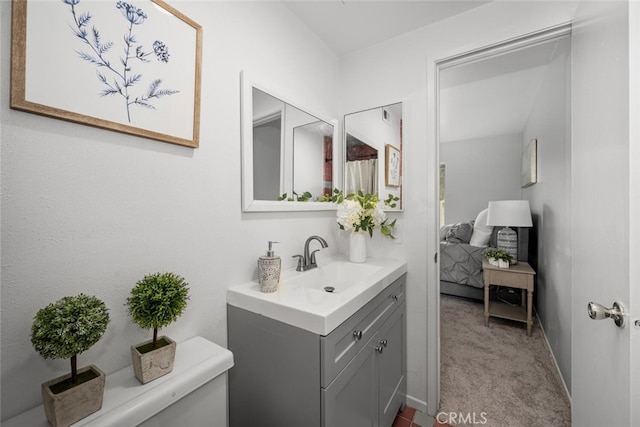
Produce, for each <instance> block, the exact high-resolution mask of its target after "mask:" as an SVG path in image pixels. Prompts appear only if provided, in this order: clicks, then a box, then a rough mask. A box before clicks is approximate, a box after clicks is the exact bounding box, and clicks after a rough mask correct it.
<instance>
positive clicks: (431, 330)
mask: <svg viewBox="0 0 640 427" xmlns="http://www.w3.org/2000/svg"><path fill="white" fill-rule="evenodd" d="M571 28H572V23H571V22H563V23H560V24H558V25H554V26H552V27H548V28H543V29H540V30H538V31H534V32H532V33H526V34H522V35H520V36H517V37H514V38H511V39H507V40H503V41H500V42H497V43H494V44H490V45H486V46H483V47H479V48H474V49H468V48H465V47H460V48H456V49H453V50H451V51H449V52H445V53H444V54H442V55H439V56H438V57H433V56H431V57H427V127H428V129H430V132H429V133H428V137H429V139H431V138H433V139H432V140H433V142H434V143H433V144H431V145H430V144H428V149H427V154H428V155H429V156H430V157H431V158H432V159H434V160H433V161H431V162H427V176H428V177H431V184H429V183H427V186H426V187H427V188H426V189H427V206H428V211H429V212H431V214H432V215H431V218H432V220H431V221H429V220H428V219H427V223H428V226H427V229H428V230H431V233H430V234H431V238H429V239H427V259H429V255H428V254H433V260H434V262H433V263H430V262H428V263H427V283H434V284H435V286H427V397H428V399H427V413H428V414H429V415H431V416H436V415H437V413H438V410H439V407H440V259H439V253H440V245H439V235H440V233H439V228H440V226H439V224H440V208H439V207H440V205H439V197H438V194H439V187H440V174H439V170H440V167H439V166H440V117H439V115H440V109H439V105H440V81H439V80H440V77H439V74H440V71H441V70H444V69H446V68H450V67H453V66H456V65H461V64H465V63H469V62H474V61H479V60H482V59H486V58H488V57H491V56H494V55H499V54H501V53H505V52H509V51H513V50H518V49H523V48H525V47H528V46H531V45H534V44H537V43H541V42H544V41H547V40H551V39H554V38H559V37H563V36H566V35H567V34H571ZM432 82H433V84H431V83H432Z"/></svg>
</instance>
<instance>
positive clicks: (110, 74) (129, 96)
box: [62, 0, 179, 123]
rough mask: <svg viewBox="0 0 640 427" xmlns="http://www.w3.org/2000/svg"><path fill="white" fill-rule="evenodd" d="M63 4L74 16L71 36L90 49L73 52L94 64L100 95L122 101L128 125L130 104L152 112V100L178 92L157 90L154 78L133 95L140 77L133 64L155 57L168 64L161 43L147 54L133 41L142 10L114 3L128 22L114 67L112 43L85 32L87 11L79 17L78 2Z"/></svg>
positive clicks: (95, 32)
mask: <svg viewBox="0 0 640 427" xmlns="http://www.w3.org/2000/svg"><path fill="white" fill-rule="evenodd" d="M62 2H63V3H66V4H67V5H69V6H70V9H71V14H72V15H73V25H74V26H73V27H72V30H73V32H74V34H75V35H76V36H77V37H78V38H79V39H80V40H81V41H82V42H83V43H84V44H86V45H87V46H88V47H89V49H90V52H89V53H87V52H83V51H79V50H76V53H77V54H78V55H79V56H80V58H82V59H83V60H85V61H87V62H89V63H91V64H93V65H95V66H96V68H97V69H98V70H97V72H96V73H97V77H98V79H99V80H100V81H101V82H102V84H103V85H104V86H105V88H104V89H103V90H102V92H101V93H100V96H103V97H104V96H109V95H115V96H121V97H123V98H124V100H125V106H126V110H127V120H128V121H129V123H131V106H132V105H137V106H140V107H145V108H150V109H153V110H155V109H156V108H155V107H154V106H153V104H152V103H151V102H152V101H153V100H154V99H158V98H161V97H163V96H168V95H173V94H176V93H178V92H179V91H178V90H173V89H160V85H161V83H162V80H161V79H153V80H152V81H151V83H149V86H148V87H147V89H146V91H143V92H141V93H139V94H138V95H134V88H135V85H136V84H137V83H140V82H141V81H142V74H140V73H135V72H134V71H133V66H134V64H135V62H136V61H138V63H140V64H143V63H148V62H150V61H149V59H148V58H147V57H149V56H151V55H155V57H156V59H157V60H158V61H160V62H162V63H168V62H169V48H168V47H167V46H166V45H165V44H164V43H163V42H162V41H160V40H156V41H155V42H154V43H153V52H147V51H145V49H144V46H142V45H141V44H140V43H138V41H137V40H136V37H135V35H134V31H133V30H134V25H142V24H143V23H144V22H145V21H146V20H147V19H148V16H147V14H146V13H144V11H143V10H142V9H139V8H137V7H135V6H134V5H132V4H130V3H127V2H124V1H118V2H116V8H117V9H119V10H120V12H121V13H122V16H123V17H124V18H125V19H126V20H127V22H128V28H127V31H126V33H125V35H124V44H125V46H124V56H121V57H120V58H119V61H118V62H117V63H116V64H117V65H114V64H112V63H111V61H110V60H109V59H108V58H107V53H108V52H109V51H110V50H111V48H112V47H113V45H114V43H113V42H111V41H109V42H103V41H102V39H101V36H100V32H99V31H98V29H97V28H96V27H91V30H89V29H88V24H89V23H90V21H91V18H92V16H91V14H90V13H88V12H86V13H82V14H80V15H78V13H77V11H76V5H77V4H78V3H80V0H62ZM101 69H105V70H106V73H103V72H101Z"/></svg>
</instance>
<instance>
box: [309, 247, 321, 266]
mask: <svg viewBox="0 0 640 427" xmlns="http://www.w3.org/2000/svg"><path fill="white" fill-rule="evenodd" d="M316 252H320V249H316V250H315V251H313V252H311V256H309V264H316Z"/></svg>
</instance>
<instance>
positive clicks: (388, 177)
mask: <svg viewBox="0 0 640 427" xmlns="http://www.w3.org/2000/svg"><path fill="white" fill-rule="evenodd" d="M384 154H385V156H384V157H385V164H384V185H386V186H387V187H400V179H401V177H400V161H401V160H400V150H398V149H397V148H396V147H394V146H393V145H391V144H386V145H385V150H384Z"/></svg>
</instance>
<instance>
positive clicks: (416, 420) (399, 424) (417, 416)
mask: <svg viewBox="0 0 640 427" xmlns="http://www.w3.org/2000/svg"><path fill="white" fill-rule="evenodd" d="M432 426H433V427H449V425H448V424H441V423H439V422H437V421H436V420H435V419H434V418H433V417H431V416H429V415H427V414H423V413H422V412H420V411H417V410H416V409H415V408H412V407H410V406H406V407H405V408H404V411H402V412H398V416H396V420H395V421H394V422H393V427H432Z"/></svg>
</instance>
